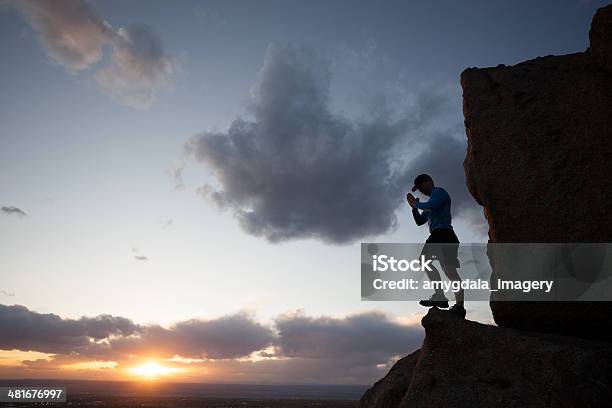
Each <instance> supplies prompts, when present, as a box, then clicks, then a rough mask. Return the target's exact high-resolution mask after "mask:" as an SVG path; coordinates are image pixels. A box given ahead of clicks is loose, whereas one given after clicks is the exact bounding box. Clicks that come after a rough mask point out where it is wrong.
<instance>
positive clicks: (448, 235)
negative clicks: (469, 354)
mask: <svg viewBox="0 0 612 408" xmlns="http://www.w3.org/2000/svg"><path fill="white" fill-rule="evenodd" d="M416 190H419V192H420V193H421V194H423V195H426V196H428V197H429V201H427V202H424V203H422V202H420V201H419V199H418V198H416V197H415V196H413V195H412V193H408V194H407V195H406V199H407V200H408V204H410V206H411V207H412V216H413V217H414V221H415V222H416V224H417V225H423V224H425V223H428V225H429V233H430V235H429V238H427V240H426V241H425V245H424V246H423V251H422V252H421V255H425V257H426V258H427V259H437V260H438V261H439V262H440V265H441V266H442V270H443V271H444V273H445V275H446V276H447V277H448V279H450V280H451V281H459V282H461V278H460V277H459V273H457V268H458V267H459V266H460V265H459V259H458V258H457V254H458V251H459V239H458V238H457V235H455V231H454V230H453V226H452V225H451V198H450V196H449V195H448V193H447V192H446V190H444V189H443V188H441V187H436V186H435V185H434V181H433V179H432V178H431V177H430V176H429V175H427V174H420V175H418V176H417V177H416V178H415V179H414V186H413V187H412V191H416ZM419 210H422V211H423V212H422V213H420V212H419ZM430 267H431V270H427V269H426V272H427V276H428V277H429V280H431V281H432V282H439V281H440V280H441V279H440V272H438V269H436V267H435V266H433V264H431V263H430ZM419 303H420V304H421V305H423V306H428V307H431V306H437V307H442V308H447V307H448V299H446V296H444V292H443V291H442V289H441V288H436V289H435V292H434V294H433V295H432V296H431V297H430V298H429V299H427V300H421V301H420V302H419ZM450 310H451V311H452V312H454V313H457V314H458V315H459V316H461V317H462V318H464V317H465V308H464V307H463V289H459V291H457V292H455V305H454V306H453V307H451V308H450Z"/></svg>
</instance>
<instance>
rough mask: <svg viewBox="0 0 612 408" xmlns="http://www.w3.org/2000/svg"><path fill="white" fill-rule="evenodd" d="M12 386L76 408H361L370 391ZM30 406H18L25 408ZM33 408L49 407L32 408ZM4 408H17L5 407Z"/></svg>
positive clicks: (123, 384)
mask: <svg viewBox="0 0 612 408" xmlns="http://www.w3.org/2000/svg"><path fill="white" fill-rule="evenodd" d="M6 386H26V387H36V386H39V387H40V386H58V387H66V395H67V398H68V400H67V402H66V403H54V404H53V406H59V407H61V406H70V407H94V406H95V407H115V408H119V407H172V408H178V407H211V408H216V407H226V408H227V407H288V408H291V407H332V408H336V407H338V408H344V407H356V406H357V402H358V399H359V398H360V397H361V395H362V394H363V392H364V391H365V390H366V389H367V387H368V386H367V385H251V384H193V383H165V382H157V381H151V382H129V381H77V380H42V379H41V380H32V379H27V380H0V387H6ZM24 405H26V404H13V406H24ZM27 405H29V406H32V405H37V406H38V405H39V406H42V405H43V404H27ZM0 406H3V407H5V406H11V405H10V404H4V405H1V404H0Z"/></svg>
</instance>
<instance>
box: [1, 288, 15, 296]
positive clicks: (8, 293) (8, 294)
mask: <svg viewBox="0 0 612 408" xmlns="http://www.w3.org/2000/svg"><path fill="white" fill-rule="evenodd" d="M0 295H3V296H6V297H13V296H15V294H14V293H13V292H8V291H6V290H0Z"/></svg>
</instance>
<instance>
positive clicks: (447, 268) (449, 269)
mask: <svg viewBox="0 0 612 408" xmlns="http://www.w3.org/2000/svg"><path fill="white" fill-rule="evenodd" d="M442 270H443V271H444V274H445V275H446V276H447V277H448V279H449V280H451V281H454V282H459V283H460V284H461V277H460V276H459V272H457V268H456V267H455V265H450V264H449V263H448V262H446V263H443V264H442ZM436 273H437V271H436ZM439 276H440V275H439V274H438V277H439ZM455 301H456V302H457V304H458V305H461V306H463V289H459V290H458V291H457V292H455Z"/></svg>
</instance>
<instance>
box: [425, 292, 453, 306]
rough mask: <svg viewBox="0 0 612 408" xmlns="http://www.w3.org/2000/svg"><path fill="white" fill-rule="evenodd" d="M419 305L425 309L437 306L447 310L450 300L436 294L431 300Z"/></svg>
mask: <svg viewBox="0 0 612 408" xmlns="http://www.w3.org/2000/svg"><path fill="white" fill-rule="evenodd" d="M419 304H420V305H421V306H425V307H433V306H436V307H441V308H443V309H446V308H447V307H448V299H446V297H445V296H444V295H436V294H435V293H434V294H433V295H432V296H431V297H430V298H429V299H425V300H421V301H419Z"/></svg>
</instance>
